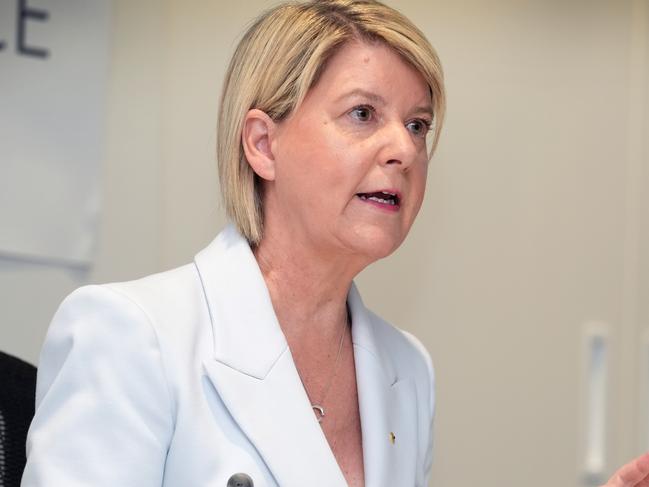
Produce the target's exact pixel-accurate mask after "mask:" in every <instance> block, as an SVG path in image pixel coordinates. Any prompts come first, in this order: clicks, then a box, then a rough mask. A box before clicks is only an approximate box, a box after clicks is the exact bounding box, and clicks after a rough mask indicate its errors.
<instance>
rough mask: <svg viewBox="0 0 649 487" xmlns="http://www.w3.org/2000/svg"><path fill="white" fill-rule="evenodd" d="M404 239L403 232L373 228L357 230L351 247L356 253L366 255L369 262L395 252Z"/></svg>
mask: <svg viewBox="0 0 649 487" xmlns="http://www.w3.org/2000/svg"><path fill="white" fill-rule="evenodd" d="M403 239H404V237H403V236H402V235H401V233H398V234H397V233H395V232H388V231H385V230H383V229H380V228H379V229H377V228H372V229H369V230H365V231H362V232H356V233H355V235H354V238H353V240H352V241H351V242H350V244H351V245H350V247H351V248H353V250H354V252H355V253H356V254H360V255H362V256H364V257H365V258H366V260H367V261H368V263H371V262H374V261H377V260H379V259H383V258H384V257H387V256H388V255H390V254H391V253H393V252H394V251H395V250H397V248H399V246H400V245H401V242H403Z"/></svg>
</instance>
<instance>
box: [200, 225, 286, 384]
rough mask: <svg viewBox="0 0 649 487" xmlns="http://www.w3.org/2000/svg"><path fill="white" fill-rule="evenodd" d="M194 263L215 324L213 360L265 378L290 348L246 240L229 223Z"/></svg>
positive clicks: (213, 326) (213, 327)
mask: <svg viewBox="0 0 649 487" xmlns="http://www.w3.org/2000/svg"><path fill="white" fill-rule="evenodd" d="M194 262H195V263H196V267H197V268H198V272H199V274H200V277H201V281H202V283H203V289H204V290H205V298H206V300H207V304H208V308H209V313H210V318H211V320H212V330H213V340H214V358H215V359H216V360H217V361H219V362H221V363H223V364H225V365H227V366H229V367H232V368H233V369H236V370H239V371H240V372H242V373H244V374H247V375H250V376H252V377H255V378H257V379H263V378H264V377H266V375H267V374H268V372H269V371H270V369H271V368H272V366H273V364H274V363H275V362H276V361H277V359H278V358H279V356H280V355H281V354H282V352H284V350H285V349H286V348H287V347H288V344H287V342H286V338H285V337H284V334H283V333H282V330H281V328H280V326H279V323H278V322H277V317H276V316H275V311H274V309H273V304H272V302H271V300H270V294H269V293H268V288H267V287H266V283H265V281H264V278H263V276H262V273H261V270H260V269H259V266H258V265H257V261H256V260H255V257H254V255H253V254H252V251H251V250H250V246H249V245H248V242H247V241H246V240H245V239H244V238H243V237H242V236H241V234H239V232H238V231H237V230H236V229H235V227H234V226H233V225H231V224H230V225H228V226H227V227H226V228H225V229H224V230H223V231H222V232H221V233H220V234H219V235H218V236H217V237H216V239H215V240H214V241H213V242H212V243H211V244H210V245H209V246H208V247H207V248H205V249H204V250H203V251H201V252H199V253H198V254H197V255H196V257H195V258H194ZM224 325H225V326H224ZM244 351H245V353H244Z"/></svg>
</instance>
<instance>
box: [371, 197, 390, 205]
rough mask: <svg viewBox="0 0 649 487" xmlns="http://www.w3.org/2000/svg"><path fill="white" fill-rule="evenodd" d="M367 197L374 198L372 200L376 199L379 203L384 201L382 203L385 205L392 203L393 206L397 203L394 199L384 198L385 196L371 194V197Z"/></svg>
mask: <svg viewBox="0 0 649 487" xmlns="http://www.w3.org/2000/svg"><path fill="white" fill-rule="evenodd" d="M367 199H370V200H372V201H376V202H377V203H382V204H384V205H392V206H394V205H395V204H396V203H395V202H394V200H384V199H383V198H379V197H377V196H370V197H369V198H367Z"/></svg>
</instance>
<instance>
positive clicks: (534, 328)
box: [0, 0, 649, 487]
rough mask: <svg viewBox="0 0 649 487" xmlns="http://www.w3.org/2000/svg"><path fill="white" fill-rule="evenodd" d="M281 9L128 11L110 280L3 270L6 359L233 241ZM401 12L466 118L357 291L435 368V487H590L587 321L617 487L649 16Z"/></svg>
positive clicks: (639, 5)
mask: <svg viewBox="0 0 649 487" xmlns="http://www.w3.org/2000/svg"><path fill="white" fill-rule="evenodd" d="M271 3H272V2H267V1H262V0H254V1H247V2H237V3H234V4H232V3H231V2H227V8H224V5H225V3H224V2H216V1H208V0H203V1H201V0H191V1H187V0H185V1H180V0H165V1H164V2H162V3H160V2H154V1H152V0H139V1H138V2H132V1H128V0H116V1H115V15H114V26H115V31H114V38H113V64H112V69H111V80H110V93H109V119H108V134H107V137H108V151H107V156H106V161H105V168H104V180H103V188H104V212H103V216H102V219H101V228H100V234H99V248H98V253H97V258H96V263H95V265H94V266H93V268H92V269H91V270H90V271H89V272H88V273H85V274H82V273H79V272H72V271H67V270H65V269H58V268H53V267H46V266H42V265H34V264H29V263H25V262H9V261H0V296H2V298H1V299H2V302H1V306H0V312H1V313H2V325H1V326H0V348H1V349H4V350H7V351H9V352H13V353H16V354H18V355H20V356H22V357H24V358H26V359H29V360H31V361H34V362H35V361H36V359H37V353H38V352H37V351H38V348H39V346H40V343H41V341H42V338H43V334H44V331H45V329H46V326H47V322H48V320H49V317H50V316H51V314H52V313H53V311H54V310H55V307H56V305H57V303H58V302H59V301H60V300H61V299H62V298H63V296H64V295H65V294H67V293H68V292H69V291H70V290H72V289H73V288H74V287H76V286H78V285H80V284H83V283H85V282H103V281H108V280H117V279H119V280H121V279H130V278H133V277H136V276H139V275H143V274H146V273H150V272H154V271H156V270H161V269H164V268H168V267H172V266H175V265H178V264H181V263H184V262H187V261H188V260H189V259H191V257H192V256H193V254H194V253H195V252H196V251H197V250H198V249H200V248H201V247H202V246H203V245H204V244H206V243H207V242H208V241H209V240H210V239H211V238H212V236H213V235H214V234H215V233H216V232H217V231H218V228H220V227H221V226H222V224H223V221H224V218H223V215H222V212H221V210H220V207H219V204H218V200H219V196H218V188H217V181H216V166H215V163H214V128H215V124H216V106H217V102H218V95H219V90H220V84H221V79H222V76H223V73H224V70H225V66H226V64H227V60H228V57H229V55H230V53H231V52H232V50H233V47H234V44H235V42H236V40H237V39H238V35H239V34H240V33H241V32H242V31H243V29H244V27H245V25H246V24H247V22H248V21H249V20H250V19H251V18H252V16H253V15H254V14H256V13H257V12H259V11H260V10H261V9H262V8H264V7H265V6H268V5H270V4H271ZM388 3H390V4H391V5H393V6H395V7H397V8H400V9H401V10H402V11H404V13H406V14H408V15H409V16H410V17H411V18H413V19H416V21H417V23H418V25H420V26H421V27H422V28H423V29H424V30H425V32H426V33H427V35H428V36H429V38H430V39H431V41H432V42H433V44H434V45H435V46H436V47H437V49H438V51H439V53H440V55H441V57H442V60H443V62H444V65H445V69H446V76H447V84H448V96H449V114H448V121H447V125H446V128H445V132H444V134H443V137H442V143H441V145H440V148H439V152H438V154H437V156H436V157H435V159H434V161H433V163H432V165H431V173H430V179H429V181H430V183H429V187H428V194H427V199H426V201H425V204H424V208H423V210H422V213H421V215H420V217H419V220H418V222H417V224H416V226H415V228H414V229H413V231H412V234H411V236H410V237H409V239H408V241H407V242H406V243H405V244H404V246H403V247H402V248H401V249H400V250H399V251H398V252H397V253H396V254H395V255H394V256H392V257H391V258H389V259H387V260H385V261H382V262H379V263H377V264H376V265H375V266H374V267H373V268H371V269H369V270H368V271H366V272H365V273H364V274H363V275H362V276H361V277H360V278H359V283H360V288H361V291H362V292H363V294H364V297H365V300H366V302H367V304H368V305H370V306H371V307H373V308H374V309H375V310H377V311H378V312H379V313H380V314H382V315H383V316H385V317H386V318H388V319H389V320H391V321H393V322H394V323H396V324H397V325H399V326H402V327H404V328H407V329H409V330H412V331H414V332H415V333H416V334H417V335H418V336H420V337H421V338H422V340H423V341H424V342H425V344H426V345H427V346H428V348H429V349H430V350H431V351H432V353H433V358H434V360H435V363H436V368H437V377H438V401H439V402H438V419H437V431H436V442H437V451H436V464H435V471H434V481H433V483H434V485H438V486H454V487H463V486H467V487H468V486H471V485H485V486H497V485H498V486H500V485H525V486H527V487H537V486H538V487H541V486H546V485H548V484H550V485H565V486H569V485H574V486H577V485H583V484H581V483H579V474H580V470H579V466H580V465H581V463H582V456H583V451H582V448H581V446H580V445H581V439H580V434H581V433H580V424H581V421H582V419H583V410H582V404H581V392H580V391H581V389H582V386H583V384H582V382H583V381H582V376H581V373H580V366H581V356H580V347H581V343H582V326H583V324H584V323H586V322H588V321H590V320H599V321H603V322H605V323H608V324H609V325H610V327H611V328H610V330H611V339H612V346H613V349H612V354H613V368H612V370H611V386H612V390H611V398H612V399H613V398H614V399H615V400H611V403H610V417H609V420H610V425H609V426H610V428H609V430H610V435H609V442H608V444H609V445H610V447H611V452H610V454H609V456H608V465H607V469H608V470H609V471H610V469H611V468H612V467H613V466H614V465H615V464H619V463H621V462H622V461H623V460H624V459H626V458H627V457H630V456H631V455H632V454H634V453H636V452H637V451H638V450H639V449H640V448H641V447H649V444H647V442H646V439H647V437H648V436H649V433H648V434H644V433H643V432H645V431H647V432H649V426H647V425H648V424H649V415H648V414H645V410H646V409H647V408H646V407H645V406H643V404H644V403H643V402H642V401H643V400H644V399H643V398H644V397H645V395H647V393H648V391H647V389H646V387H647V386H646V383H649V380H648V381H644V382H643V377H644V375H643V374H644V368H643V367H642V366H641V363H642V362H641V360H642V357H643V355H642V353H643V348H642V347H641V346H640V339H639V337H641V336H642V335H643V333H645V332H646V329H647V326H648V324H649V307H648V305H647V303H648V302H649V300H648V299H647V296H648V293H649V251H648V250H647V249H648V248H649V246H648V245H647V243H649V218H648V217H649V211H648V210H647V208H649V189H648V188H649V147H648V146H647V140H648V139H649V125H648V124H647V120H649V97H648V96H647V80H648V79H649V62H648V56H649V49H648V48H647V42H648V41H647V39H648V38H649V7H648V5H647V1H646V0H620V1H616V2H610V1H608V0H564V1H547V0H534V1H529V2H518V1H515V0H497V1H496V0H494V1H489V2H486V1H483V0H466V1H464V2H451V1H448V0H429V1H417V0H399V1H397V0H394V1H391V2H388ZM161 5H162V7H161ZM386 282H389V283H390V285H389V286H386V284H385V283H386ZM645 348H646V347H645ZM645 358H646V359H647V362H645V366H646V368H649V365H647V364H649V358H647V357H645ZM648 404H649V403H648Z"/></svg>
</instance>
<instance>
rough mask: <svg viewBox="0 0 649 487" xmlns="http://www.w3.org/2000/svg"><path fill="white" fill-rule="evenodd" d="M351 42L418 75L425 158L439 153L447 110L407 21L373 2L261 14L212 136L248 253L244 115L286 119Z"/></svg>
mask: <svg viewBox="0 0 649 487" xmlns="http://www.w3.org/2000/svg"><path fill="white" fill-rule="evenodd" d="M351 40H361V41H366V42H382V43H384V44H385V45H387V46H388V47H390V48H392V49H394V51H395V52H397V53H398V54H399V55H401V56H402V58H403V59H405V60H406V62H408V63H409V64H411V65H412V66H413V67H414V68H415V69H416V70H417V71H419V73H420V74H421V75H422V77H423V78H424V80H425V81H426V82H427V83H428V85H429V87H430V91H431V95H432V102H433V114H434V126H433V133H432V137H433V142H432V146H431V150H430V154H429V155H430V156H432V154H433V152H434V150H435V147H436V146H437V142H438V140H439V135H440V131H441V128H442V121H443V118H444V111H445V104H446V102H445V95H444V80H443V73H442V67H441V63H440V61H439V58H438V57H437V54H436V53H435V50H434V49H433V47H432V46H431V45H430V43H429V42H428V40H427V39H426V37H425V36H424V34H423V33H422V32H421V31H420V30H419V29H418V28H417V27H416V26H415V25H414V24H413V23H412V22H411V21H410V20H408V19H407V18H406V17H405V16H403V15H402V14H401V13H399V12H397V11H396V10H394V9H392V8H390V7H388V6H386V5H383V4H382V3H380V2H377V1H373V0H313V1H309V2H290V3H283V4H281V5H279V6H277V7H275V8H273V9H271V10H269V11H267V12H266V13H264V14H262V15H261V16H260V17H259V18H258V19H257V20H256V21H255V22H254V23H253V24H252V26H251V27H250V28H249V29H248V30H247V32H246V33H245V35H244V36H243V38H242V39H241V41H240V42H239V45H238V46H237V48H236V50H235V53H234V55H233V56H232V60H231V61H230V66H229V67H228V71H227V73H226V77H225V83H224V87H223V92H222V95H221V104H220V111H219V121H218V135H217V158H218V165H219V177H220V182H221V193H222V196H223V200H224V204H225V209H226V212H227V215H228V217H229V218H230V219H231V220H232V221H233V222H234V223H235V224H236V226H237V227H238V229H239V231H240V232H241V234H242V235H243V236H245V237H246V239H247V240H248V242H250V244H251V245H253V246H254V245H257V244H258V243H259V241H260V240H261V238H262V235H263V207H262V184H261V181H260V179H259V177H258V176H257V175H256V174H255V173H254V171H253V170H252V168H251V167H250V165H249V164H248V161H247V160H246V156H245V154H244V151H243V147H242V143H241V133H242V130H243V123H244V119H245V117H246V114H247V113H248V111H249V110H251V109H253V108H257V109H259V110H262V111H263V112H265V113H266V114H267V115H268V116H269V117H270V118H272V119H273V120H275V121H281V120H282V119H284V118H286V117H287V116H289V115H290V114H291V113H292V112H293V111H294V110H295V109H296V108H297V107H298V106H299V105H300V103H301V102H302V100H303V99H304V97H305V95H306V93H307V92H308V90H309V89H310V88H311V87H312V86H313V85H314V84H315V83H316V82H317V80H318V78H319V76H320V74H321V73H322V71H323V70H324V69H325V66H326V63H327V60H328V59H330V58H331V56H332V55H333V54H334V53H335V52H337V50H339V49H340V48H341V46H342V45H343V44H345V43H347V42H349V41H351Z"/></svg>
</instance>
